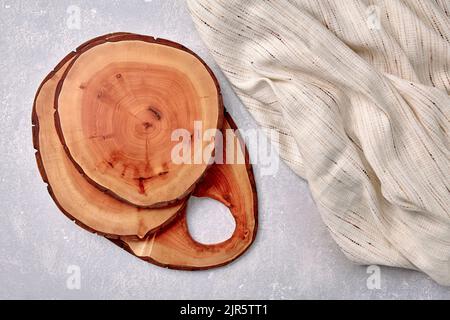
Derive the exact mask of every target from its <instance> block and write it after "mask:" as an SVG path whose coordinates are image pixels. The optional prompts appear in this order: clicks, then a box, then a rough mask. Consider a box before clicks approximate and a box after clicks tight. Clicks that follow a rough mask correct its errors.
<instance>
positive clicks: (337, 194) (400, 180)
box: [188, 0, 450, 285]
mask: <svg viewBox="0 0 450 320" xmlns="http://www.w3.org/2000/svg"><path fill="white" fill-rule="evenodd" d="M188 6H189V10H190V12H191V15H192V18H193V20H194V22H195V24H196V26H197V29H198V30H199V32H200V34H201V37H202V39H203V40H204V42H205V43H206V45H207V46H208V48H209V49H210V51H211V53H212V55H213V56H214V58H215V59H216V61H217V63H218V65H219V66H220V67H221V69H222V71H223V72H224V74H225V75H226V76H227V78H228V79H229V81H230V82H231V84H232V85H233V87H234V90H235V91H236V93H237V95H238V96H239V97H240V98H241V100H242V102H243V104H244V105H245V107H246V108H247V109H248V110H249V111H250V113H251V114H252V115H253V117H254V118H255V119H256V121H257V122H258V124H259V125H260V126H261V128H263V129H265V130H276V131H277V132H278V134H277V135H271V137H272V142H273V143H274V144H275V146H276V147H278V149H279V153H280V156H281V157H282V158H283V159H284V161H285V162H286V163H287V164H288V165H289V166H290V167H291V168H292V169H293V171H294V172H295V173H297V174H298V175H300V176H301V177H303V178H304V179H306V180H307V181H308V183H309V187H310V189H311V192H312V195H313V197H314V200H315V202H316V204H317V206H318V207H319V211H320V213H321V216H322V219H323V221H324V223H325V224H326V226H327V227H328V229H329V231H330V233H331V235H332V237H333V238H334V240H335V241H336V242H337V244H338V245H339V247H340V248H341V249H342V251H343V252H344V254H345V255H346V256H347V257H348V258H349V259H351V260H352V261H354V262H356V263H359V264H380V265H388V266H395V267H403V268H410V269H416V270H420V271H422V272H425V273H426V274H428V275H429V276H430V277H432V278H433V279H434V280H435V281H437V282H438V283H440V284H443V285H450V151H449V149H450V148H449V140H450V139H449V118H450V96H449V93H450V1H449V0H428V1H425V0H384V1H382V0H380V1H376V0H373V1H369V0H366V1H364V0H362V1H356V0H328V1H327V0H296V1H294V0H291V1H283V0H277V1H275V0H272V1H268V0H247V1H230V0H188ZM261 197H270V194H264V195H261ZM298 248H299V250H301V244H299V246H298Z"/></svg>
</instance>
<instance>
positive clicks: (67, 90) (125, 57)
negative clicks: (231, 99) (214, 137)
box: [55, 34, 223, 208]
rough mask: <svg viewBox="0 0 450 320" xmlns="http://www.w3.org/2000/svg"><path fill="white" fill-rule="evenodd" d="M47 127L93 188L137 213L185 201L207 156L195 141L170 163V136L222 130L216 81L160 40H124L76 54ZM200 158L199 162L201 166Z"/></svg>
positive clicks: (99, 44)
mask: <svg viewBox="0 0 450 320" xmlns="http://www.w3.org/2000/svg"><path fill="white" fill-rule="evenodd" d="M55 108H56V114H55V124H56V128H57V131H58V134H59V137H60V139H61V142H62V144H63V145H64V146H65V148H64V149H65V151H66V152H67V154H68V156H69V158H70V159H71V160H72V162H73V163H74V165H75V167H76V168H77V169H78V170H79V171H80V172H81V173H82V174H83V176H84V177H85V178H86V179H87V180H88V181H89V182H90V183H91V184H93V185H94V186H95V187H97V188H99V189H100V190H102V191H105V192H108V193H109V194H110V195H112V196H114V197H116V198H118V199H120V200H122V201H125V202H127V203H129V204H132V205H135V206H138V207H146V208H150V207H153V208H154V207H160V206H165V205H168V204H172V203H175V202H177V201H179V200H180V199H183V198H184V197H186V196H187V195H188V194H190V193H191V192H192V190H193V188H194V186H195V184H196V182H197V181H198V180H199V179H200V178H201V177H202V175H203V174H204V172H205V171H206V169H207V167H208V162H209V159H211V158H212V157H213V152H214V150H209V153H208V154H207V152H206V151H205V150H206V149H207V147H208V145H209V141H204V140H203V139H199V144H201V148H192V155H191V159H192V161H191V162H194V160H195V159H200V161H198V162H196V163H182V164H175V163H173V161H172V154H171V150H173V148H174V146H175V145H176V144H177V143H178V141H172V133H173V132H174V131H175V130H177V129H181V128H183V129H186V130H187V131H188V132H189V133H190V134H191V136H193V137H194V134H197V133H196V132H194V131H195V123H196V122H197V123H200V124H201V130H202V132H205V131H207V130H217V129H220V128H221V126H222V114H223V106H222V101H221V95H220V89H219V85H218V83H217V80H216V78H215V77H214V75H213V74H212V72H211V71H210V69H209V68H208V67H207V66H206V64H205V63H204V62H203V61H202V60H200V58H199V57H198V56H196V55H195V54H194V53H192V52H191V51H189V50H188V49H186V48H184V47H183V46H181V45H179V44H177V43H173V42H171V41H168V40H162V39H154V38H152V37H146V36H139V35H131V34H125V35H120V36H116V37H114V38H106V39H105V41H102V42H94V43H91V44H89V45H87V46H85V47H83V48H82V49H81V50H78V54H77V56H76V57H75V58H74V59H73V60H72V61H71V62H70V64H69V65H68V67H67V69H66V71H65V72H64V73H63V75H62V78H61V81H60V82H59V85H58V87H57V89H56V95H55ZM205 157H206V159H205Z"/></svg>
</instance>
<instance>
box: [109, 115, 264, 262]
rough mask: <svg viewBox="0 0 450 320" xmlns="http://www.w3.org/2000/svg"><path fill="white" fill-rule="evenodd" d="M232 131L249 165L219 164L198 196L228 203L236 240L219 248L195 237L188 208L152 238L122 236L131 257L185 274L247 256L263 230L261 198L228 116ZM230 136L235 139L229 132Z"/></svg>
mask: <svg viewBox="0 0 450 320" xmlns="http://www.w3.org/2000/svg"><path fill="white" fill-rule="evenodd" d="M230 129H232V130H233V131H232V133H233V134H232V135H231V138H232V139H233V140H234V142H233V144H231V145H235V146H236V158H237V159H239V158H241V159H245V163H235V164H228V163H224V164H213V165H212V166H211V168H210V169H209V170H208V171H207V173H206V175H205V177H204V179H203V180H202V181H201V183H199V184H198V185H197V187H196V189H195V191H194V193H193V195H194V196H197V197H208V198H212V199H214V200H217V201H219V202H221V203H223V204H224V205H225V206H227V207H228V208H229V209H230V212H231V214H232V215H233V217H234V219H235V221H236V229H235V230H234V232H233V235H232V236H231V238H230V239H228V240H226V241H224V242H221V243H217V244H210V245H209V244H208V245H206V244H201V243H198V242H196V241H195V240H194V239H193V238H192V237H191V235H190V234H189V230H188V226H187V221H186V209H184V213H183V214H182V216H181V217H180V218H177V219H176V220H175V221H174V222H173V223H172V224H170V225H169V226H168V227H167V228H165V229H163V230H161V231H157V232H155V233H153V234H152V235H149V236H147V237H146V238H145V239H143V240H137V239H130V238H127V237H121V238H120V239H115V240H112V241H113V242H115V243H116V244H117V245H119V246H121V247H123V248H124V249H125V250H127V251H129V252H130V253H131V254H133V255H136V256H137V257H139V258H141V259H143V260H146V261H148V262H150V263H153V264H156V265H159V266H162V267H168V268H171V269H182V270H201V269H209V268H213V267H218V266H223V265H225V264H228V263H230V262H232V261H234V260H235V259H237V258H238V257H239V256H241V255H242V254H243V253H244V252H245V251H246V250H247V249H248V248H249V247H250V245H251V244H252V243H253V241H254V239H255V237H256V231H257V227H258V200H257V193H256V187H255V180H254V177H253V171H252V167H251V165H250V164H249V158H248V154H247V151H246V148H245V144H244V142H243V140H242V139H241V138H240V137H239V136H238V133H237V132H235V130H236V129H237V127H236V125H235V124H234V122H233V120H232V119H231V116H230V115H229V114H228V113H225V121H224V125H223V130H230ZM224 137H226V138H230V135H228V136H227V135H226V134H224ZM229 145H230V141H226V139H225V141H224V148H223V149H224V156H223V158H224V159H226V151H227V150H230V149H228V148H227V147H225V146H229Z"/></svg>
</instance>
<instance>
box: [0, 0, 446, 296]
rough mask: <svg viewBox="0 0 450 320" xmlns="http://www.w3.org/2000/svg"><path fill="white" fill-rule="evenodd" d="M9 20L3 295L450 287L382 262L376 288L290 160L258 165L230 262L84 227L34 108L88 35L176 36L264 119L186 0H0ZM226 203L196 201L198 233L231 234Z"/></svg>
mask: <svg viewBox="0 0 450 320" xmlns="http://www.w3.org/2000/svg"><path fill="white" fill-rule="evenodd" d="M71 5H75V6H77V7H78V8H79V9H80V13H81V16H80V17H81V24H80V29H71V28H69V27H68V24H67V21H68V18H69V15H70V14H68V13H67V9H68V7H69V6H71ZM0 26H1V32H0V57H1V59H0V74H1V78H0V90H1V92H0V97H1V98H0V123H1V126H0V137H1V140H0V150H1V153H0V165H1V170H0V181H1V183H0V201H1V215H0V228H1V230H0V241H1V245H0V298H38V299H53V298H71V299H79V298H87V299H94V298H99V299H109V298H114V299H127V298H138V299H166V298H167V299H169V298H170V299H212V298H221V299H303V298H306V299H310V298H337V299H340V298H360V299H379V298H388V299H397V298H419V299H428V298H438V299H439V298H440V299H449V298H450V289H448V288H444V287H441V286H439V285H437V284H435V283H434V282H433V281H431V280H430V279H429V278H428V277H427V276H425V275H422V274H419V273H417V272H414V271H406V270H397V269H392V268H384V267H382V268H381V274H380V276H381V287H380V289H375V290H370V289H369V288H368V287H367V284H366V281H367V278H368V277H369V274H368V273H367V268H366V267H362V266H356V265H353V264H352V263H351V262H349V261H348V260H347V259H346V258H345V257H344V255H343V254H342V253H341V252H340V251H339V249H338V248H337V246H336V244H335V243H334V242H333V240H332V239H331V237H330V235H329V234H328V231H327V229H326V227H325V226H324V224H323V223H322V222H321V220H320V216H319V213H318V212H317V209H316V207H315V205H314V202H313V200H312V199H311V196H310V193H309V191H308V187H307V184H306V183H305V181H303V180H301V179H300V178H298V177H297V176H295V175H294V174H293V173H292V172H291V171H290V170H289V169H288V168H287V167H286V166H285V165H284V164H283V163H280V166H279V170H278V172H277V173H276V174H275V175H273V176H267V175H266V176H262V175H261V174H260V173H261V171H260V170H259V169H260V168H259V167H258V166H255V171H256V181H257V187H258V191H259V206H260V211H259V218H260V228H259V233H258V236H257V240H256V241H255V243H254V245H253V246H252V247H251V249H250V250H249V251H248V252H247V253H246V254H245V255H244V256H243V257H241V258H240V259H239V260H237V261H236V262H235V263H233V264H231V265H228V266H226V267H222V268H219V269H214V270H210V271H201V272H184V271H173V270H166V269H162V268H159V267H156V266H153V265H151V264H147V263H145V262H143V261H141V260H139V259H137V258H134V257H133V256H131V255H129V254H128V253H126V252H125V251H123V250H121V249H119V248H118V247H116V246H114V245H112V244H111V243H110V242H109V241H107V240H105V239H103V238H101V237H99V236H96V235H93V234H90V233H88V232H86V231H85V230H83V229H81V228H79V227H77V226H76V225H75V224H73V223H72V222H70V221H69V220H68V219H67V218H66V217H65V216H63V215H62V214H61V213H60V212H59V211H58V209H57V208H56V206H55V205H54V204H53V202H52V200H51V199H50V197H49V195H48V194H47V191H46V186H45V184H44V183H43V182H42V181H41V178H40V176H39V173H38V170H37V167H36V164H35V160H34V150H33V147H32V141H31V120H30V118H31V117H30V115H31V108H32V102H33V98H34V94H35V92H36V89H37V88H38V86H39V84H40V82H41V81H42V79H43V78H44V77H45V76H46V74H47V73H48V72H49V71H50V70H51V69H52V68H53V67H54V66H55V65H56V63H58V62H59V61H60V59H61V58H62V57H64V55H65V54H66V53H68V52H69V51H70V50H72V49H73V48H75V47H77V46H78V45H79V44H81V43H82V42H84V41H86V40H88V39H90V38H93V37H95V36H97V35H101V34H105V33H109V32H114V31H129V32H136V33H142V34H149V35H154V36H157V37H163V38H168V39H171V40H175V41H178V42H180V43H182V44H184V45H186V46H187V47H189V48H191V49H192V50H194V51H195V52H197V53H198V54H199V55H200V56H201V57H202V58H204V60H205V61H206V62H207V63H208V64H209V65H210V66H211V67H212V69H213V70H214V71H215V73H216V75H217V76H218V78H219V81H220V84H221V86H222V91H223V93H224V99H225V104H226V106H227V108H228V110H229V111H230V113H231V114H232V115H233V117H234V118H235V119H236V122H237V124H238V125H239V126H240V127H243V128H253V127H255V122H254V121H253V120H252V119H251V117H250V115H249V114H248V113H247V111H246V110H245V109H244V107H243V106H242V104H241V103H240V101H239V100H238V98H237V97H236V95H235V94H234V93H233V91H232V89H231V87H230V85H229V83H228V82H227V80H226V79H225V78H224V76H223V74H222V73H221V72H220V70H219V69H218V67H217V66H216V64H215V63H214V61H213V60H212V58H211V56H210V55H209V53H208V51H207V49H206V48H205V46H204V44H203V43H202V41H201V39H200V38H199V36H198V34H197V32H196V30H195V28H194V25H193V23H192V22H191V19H190V17H189V13H188V11H187V7H186V4H185V3H184V1H182V0H161V1H157V0H147V1H145V0H131V1H130V0H123V1H118V0H114V1H111V0H98V1H75V0H72V1H57V0H53V1H50V0H48V1H18V0H0ZM221 211H223V208H221V207H220V206H217V205H216V204H215V203H213V202H212V201H198V200H197V201H193V202H192V203H191V204H190V212H189V221H190V227H192V233H193V234H194V235H196V236H197V238H200V239H203V240H204V241H210V240H218V239H220V238H217V237H218V236H220V235H221V233H223V232H228V233H229V232H230V230H232V229H230V228H232V225H231V222H230V218H229V217H227V216H223V215H221V214H220V212H221ZM211 216H212V218H211ZM217 221H219V223H214V222H217ZM71 265H75V266H79V268H80V271H81V287H80V289H79V290H70V289H68V288H67V285H66V282H67V279H68V277H69V276H70V274H68V270H70V269H68V268H69V266H71Z"/></svg>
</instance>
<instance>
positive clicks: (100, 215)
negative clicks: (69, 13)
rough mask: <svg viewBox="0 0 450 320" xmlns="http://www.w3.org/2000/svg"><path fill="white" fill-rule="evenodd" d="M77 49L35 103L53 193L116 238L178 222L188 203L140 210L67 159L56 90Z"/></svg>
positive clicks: (40, 156)
mask: <svg viewBox="0 0 450 320" xmlns="http://www.w3.org/2000/svg"><path fill="white" fill-rule="evenodd" d="M122 35H123V33H120V34H112V35H107V36H102V37H99V38H96V39H94V40H92V41H90V42H88V43H86V44H84V45H83V46H81V47H80V48H79V49H78V50H79V51H83V50H84V48H85V46H89V45H92V44H95V43H97V42H100V43H101V42H104V41H105V40H106V39H113V38H114V37H121V36H122ZM76 55H77V53H76V52H72V53H71V54H69V55H68V56H67V57H66V58H65V59H64V60H63V61H62V62H61V63H59V64H58V66H57V67H56V68H55V70H54V71H52V72H51V73H50V74H49V75H48V76H47V77H46V78H45V80H44V81H43V83H42V84H41V86H40V88H39V90H38V93H37V94H36V98H35V102H34V107H33V116H32V122H33V143H34V147H35V149H36V150H37V152H36V160H37V163H38V167H39V170H40V173H41V176H42V178H43V180H44V182H45V183H47V184H48V191H49V193H50V195H51V196H52V198H53V199H54V201H55V202H56V204H57V205H58V207H59V208H60V209H61V211H62V212H63V213H65V214H66V215H67V216H68V217H69V218H70V219H72V220H75V221H76V222H77V223H78V224H79V225H81V226H82V227H84V228H85V229H87V230H89V231H93V232H96V233H100V234H104V235H108V236H109V237H115V236H133V237H134V236H137V237H139V238H143V237H144V236H145V235H147V234H149V233H151V232H154V231H156V230H158V229H160V228H162V227H164V226H165V225H166V224H168V223H169V222H170V221H172V220H173V219H174V218H175V217H176V216H177V215H178V214H179V213H181V211H182V209H183V208H184V206H185V202H181V203H179V204H177V205H175V206H172V207H168V208H160V209H139V208H136V207H134V206H130V205H128V204H126V203H124V202H122V201H119V200H117V199H115V198H112V197H110V196H109V195H108V194H105V193H104V192H101V191H100V190H98V189H97V188H95V187H94V186H92V185H91V184H89V183H88V182H87V181H86V179H84V178H83V176H82V175H81V174H80V173H79V172H78V170H77V169H76V168H75V167H74V166H73V163H72V162H71V161H70V159H69V158H68V157H67V154H66V152H65V150H64V147H63V146H62V145H61V142H60V139H59V137H58V134H57V132H56V129H55V122H54V112H55V109H54V97H55V90H56V87H57V84H58V82H59V80H60V79H61V77H62V75H63V73H64V71H65V70H66V68H67V66H68V65H69V64H70V63H71V61H73V60H74V59H75V57H76Z"/></svg>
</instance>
